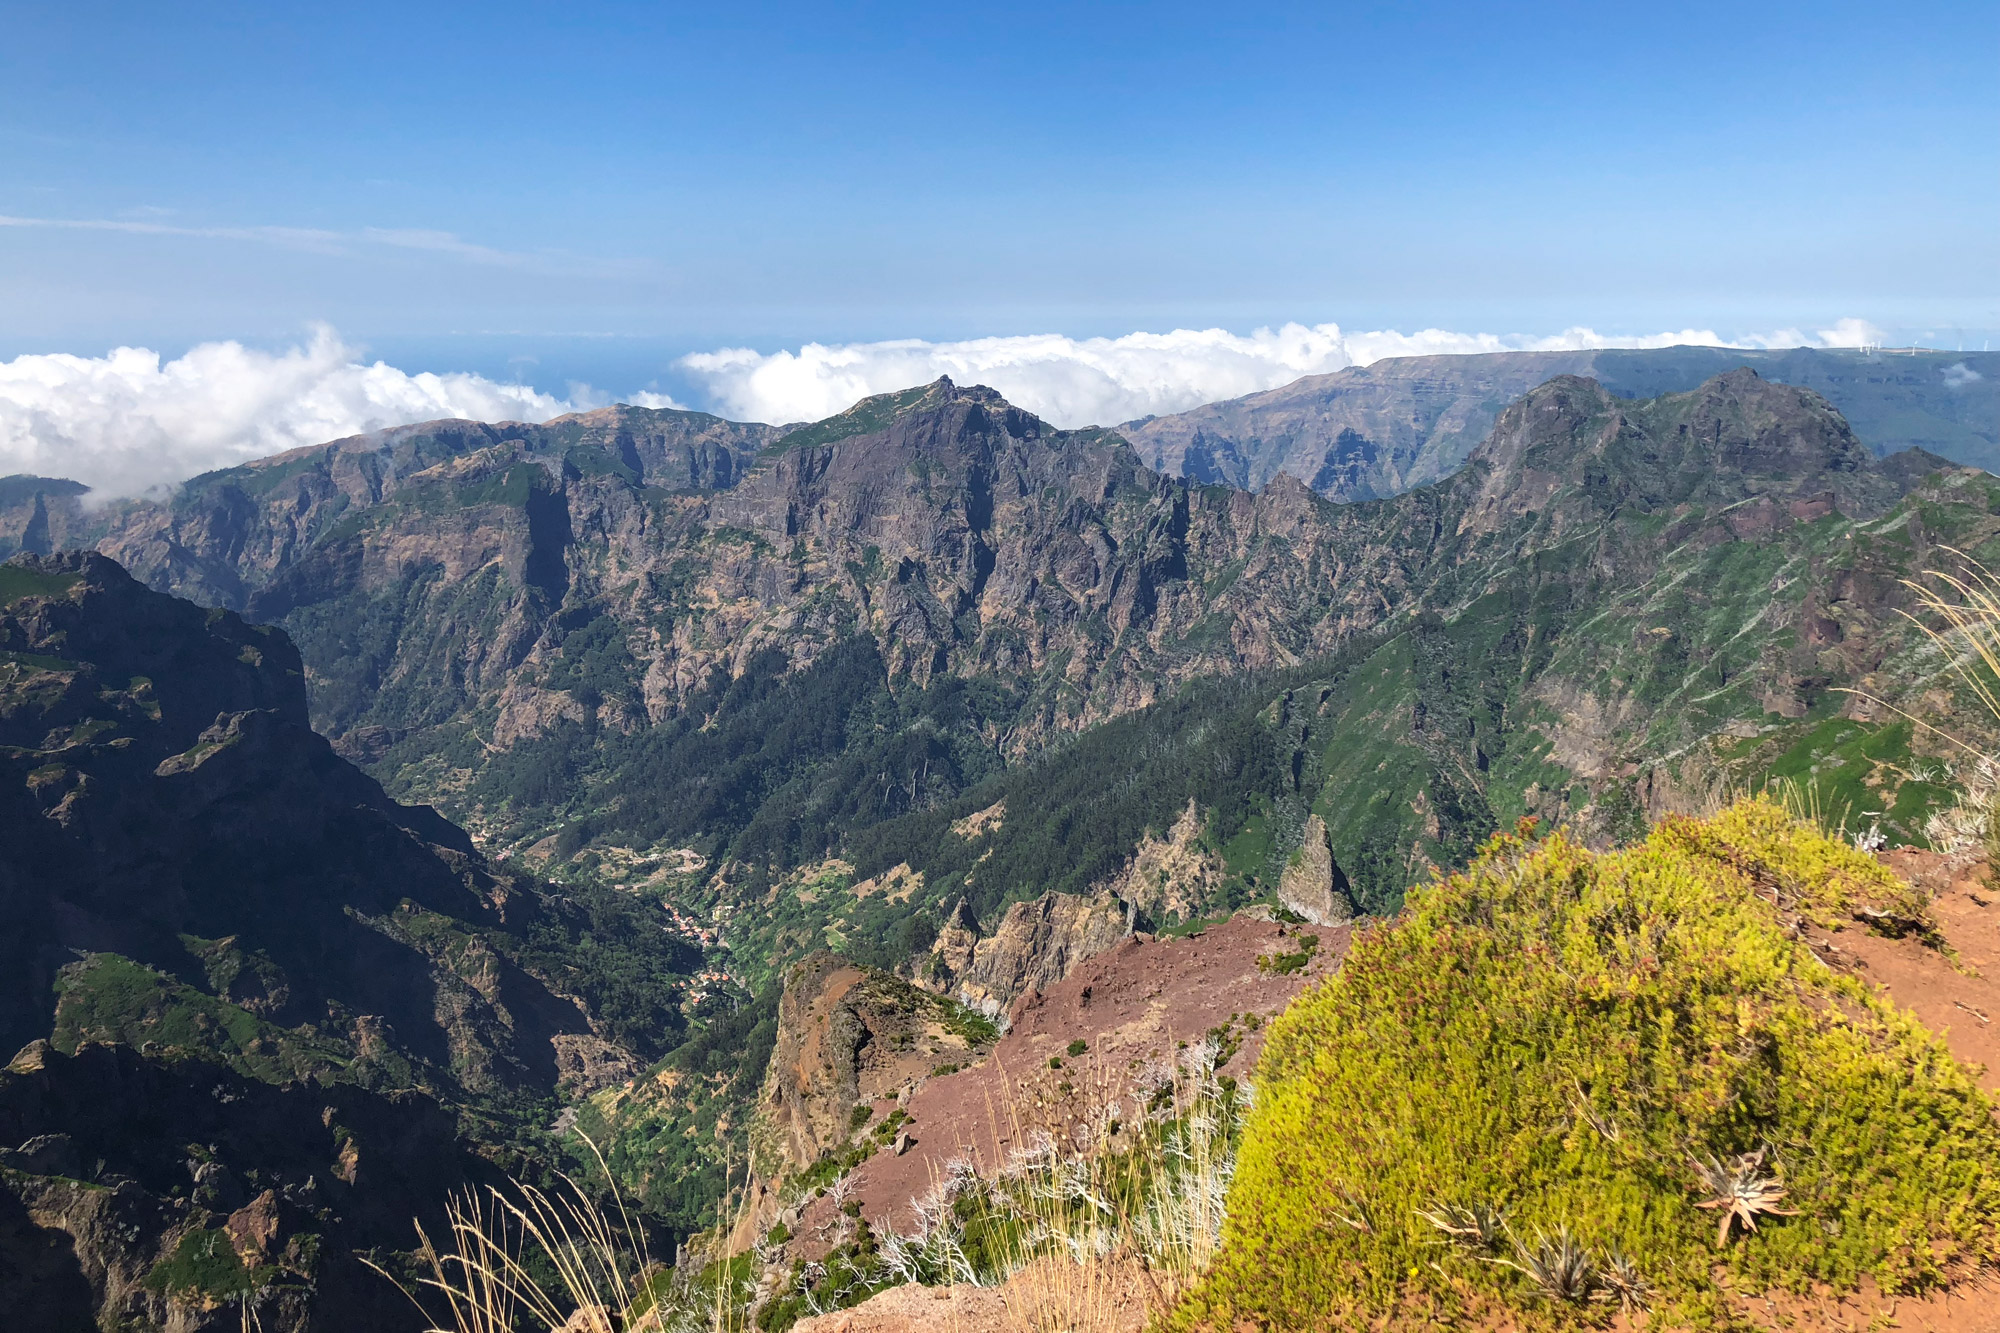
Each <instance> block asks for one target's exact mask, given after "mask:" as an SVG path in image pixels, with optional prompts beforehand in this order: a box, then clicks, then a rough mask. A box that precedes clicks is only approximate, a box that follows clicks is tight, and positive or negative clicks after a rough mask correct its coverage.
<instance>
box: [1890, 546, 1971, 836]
mask: <svg viewBox="0 0 2000 1333" xmlns="http://www.w3.org/2000/svg"><path fill="white" fill-rule="evenodd" d="M1944 549H1945V550H1947V551H1949V552H1950V553H1951V554H1952V555H1953V556H1956V557H1957V558H1958V560H1959V561H1960V562H1961V565H1962V568H1961V571H1960V572H1958V573H1952V572H1950V571H1948V570H1941V569H1932V570H1928V571H1926V573H1925V574H1924V576H1923V577H1922V578H1921V579H1905V580H1904V581H1903V584H1904V586H1905V587H1907V588H1909V589H1910V590H1911V591H1912V592H1914V593H1915V594H1916V595H1917V607H1918V610H1919V611H1921V612H1923V613H1925V614H1926V615H1927V616H1928V617H1929V618H1930V620H1929V622H1927V621H1926V620H1924V619H1921V618H1919V617H1918V616H1917V615H1913V614H1911V613H1910V612H1907V611H1906V612H1904V613H1903V614H1904V616H1905V617H1906V618H1907V619H1908V620H1909V621H1910V622H1911V623H1912V624H1914V625H1915V626H1916V627H1917V628H1918V629H1920V630H1922V631H1923V633H1924V635H1925V636H1926V637H1927V638H1929V639H1930V641H1931V642H1932V643H1933V644H1935V645H1936V646H1937V647H1938V649H1939V650H1940V651H1941V652H1943V654H1944V656H1945V660H1946V661H1947V662H1949V663H1950V664H1951V668H1952V670H1953V671H1954V672H1955V673H1956V674H1957V676H1958V678H1959V679H1960V680H1961V681H1963V682H1964V684H1965V687H1966V689H1968V690H1969V691H1971V693H1972V696H1973V698H1974V699H1976V700H1977V701H1978V702H1979V705H1980V707H1982V708H1984V709H1985V710H1986V712H1987V713H1988V714H1989V715H1991V716H1992V717H1993V718H1994V719H1996V720H2000V576H1996V575H1995V574H1994V573H1993V571H1992V570H1990V569H1988V568H1987V567H1986V566H1985V565H1984V564H1982V563H1980V562H1979V561H1978V560H1976V559H1974V558H1973V557H1972V556H1970V555H1968V554H1966V553H1965V552H1964V551H1960V550H1958V549H1956V548H1954V547H1945V548H1944ZM1875 702H1878V703H1880V702H1882V701H1881V700H1876V701H1875ZM1885 706H1887V707H1890V708H1892V709H1894V711H1896V712H1897V713H1901V714H1902V715H1903V716H1904V717H1906V718H1909V720H1910V721H1912V722H1915V723H1917V725H1919V726H1921V727H1923V728H1924V729H1925V730H1927V731H1929V732H1931V733H1933V734H1934V735H1937V736H1939V737H1942V738H1943V739H1944V740H1945V741H1947V742H1949V743H1950V744H1951V745H1953V746H1954V747H1956V748H1957V749H1958V750H1959V751H1961V752H1962V753H1963V754H1964V755H1965V756H1966V759H1967V763H1966V764H1965V765H1964V766H1962V767H1961V769H1960V779H1961V784H1962V785H1961V795H1960V798H1959V800H1958V803H1957V804H1956V805H1955V806H1953V807H1952V808H1951V809H1949V810H1944V811H1940V812H1938V813H1937V814H1935V815H1933V816H1931V818H1930V820H1929V821H1928V822H1927V824H1926V825H1925V828H1924V835H1925V837H1927V838H1928V839H1929V840H1930V841H1931V843H1932V844H1933V845H1934V846H1936V847H1938V848H1940V849H1941V850H1944V851H1954V852H1955V851H1968V850H1972V849H1974V848H1977V849H1979V850H1982V851H1984V852H1985V853H1986V855H1987V857H1988V859H1989V860H1994V861H2000V757H1996V756H1994V755H1992V754H1989V753H1986V752H1985V751H1982V750H1980V749H1979V748H1978V747H1976V746H1973V745H1971V744H1969V743H1967V742H1966V741H1965V740H1963V739H1962V738H1960V737H1957V736H1954V735H1952V734H1951V733H1950V732H1947V731H1943V730H1941V729H1940V728H1938V727H1936V726H1933V725H1931V724H1930V723H1927V722H1924V721H1922V720H1921V719H1919V718H1913V717H1910V715H1909V714H1908V713H1904V712H1903V710H1902V709H1900V708H1895V706H1894V705H1892V704H1891V705H1885Z"/></svg>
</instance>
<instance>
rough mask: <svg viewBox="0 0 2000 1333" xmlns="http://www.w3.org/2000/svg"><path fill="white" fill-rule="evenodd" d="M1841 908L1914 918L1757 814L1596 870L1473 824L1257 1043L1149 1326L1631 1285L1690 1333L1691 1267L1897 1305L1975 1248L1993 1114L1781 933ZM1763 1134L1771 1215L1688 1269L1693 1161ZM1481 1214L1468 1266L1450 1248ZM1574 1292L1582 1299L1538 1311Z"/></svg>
mask: <svg viewBox="0 0 2000 1333" xmlns="http://www.w3.org/2000/svg"><path fill="white" fill-rule="evenodd" d="M1857 916H1858V917H1860V918H1861V919H1864V920H1868V921H1871V922H1877V921H1882V920H1885V919H1886V920H1887V921H1888V922H1889V923H1890V924H1891V925H1894V924H1895V923H1898V922H1900V923H1905V924H1907V925H1908V926H1912V927H1914V928H1916V929H1917V930H1919V931H1927V930H1928V929H1929V918H1928V915H1927V912H1926V910H1925V907H1924V904H1923V902H1922V900H1921V899H1920V898H1918V897H1917V896H1916V895H1914V894H1913V892H1912V891H1911V890H1909V889H1908V888H1907V887H1905V886H1904V885H1902V883H1901V882H1900V881H1898V880H1896V879H1895V878H1894V877H1893V876H1891V875H1889V874H1888V873H1887V872H1886V871H1885V870H1883V869H1882V868H1881V867H1880V866H1879V865H1877V864H1876V863H1875V862H1874V861H1873V860H1871V859H1870V858H1868V857H1866V856H1864V855H1862V854H1860V853H1858V852H1856V851H1854V850H1853V849H1851V848H1849V847H1847V846H1846V845H1844V844H1841V843H1837V842H1834V841H1831V840H1830V839H1828V838H1826V837H1825V836H1823V835H1822V834H1820V833H1818V832H1817V831H1816V830H1813V829H1810V828H1806V827H1803V826H1800V825H1798V824H1795V823H1794V822H1792V821H1791V820H1790V819H1789V818H1787V817H1786V815H1785V814H1784V813H1783V811H1781V810H1779V809H1778V808H1777V807H1776V806H1774V805H1771V804H1770V803H1768V802H1764V801H1752V802H1745V803H1742V804H1739V805H1737V806H1734V807H1732V808H1730V809H1728V810H1725V811H1724V812H1722V813H1721V814H1720V815H1718V816H1716V817H1714V818H1713V819H1710V820H1706V821H1695V820H1690V819H1680V818H1673V819H1668V820H1666V821H1663V822H1662V823H1661V824H1660V825H1659V826H1658V827H1657V828H1656V829H1655V830H1654V831H1653V833H1652V834H1651V836H1650V837H1648V838H1647V839H1646V840H1645V841H1644V842H1643V843H1641V844H1638V845H1637V846H1634V847H1631V848H1628V849H1625V850H1622V851H1618V852H1615V853H1610V854H1606V855H1602V856H1597V855H1593V854H1591V853H1590V852H1588V851H1586V850H1585V849H1583V848H1581V847H1579V846H1577V845H1576V844H1575V843H1573V842H1571V841H1569V840H1568V839H1566V838H1564V837H1563V836H1561V835H1560V834H1558V835H1555V836H1551V837H1549V838H1547V839H1546V840H1544V841H1541V842H1539V843H1537V842H1535V841H1534V835H1533V826H1532V824H1528V823H1526V822H1524V824H1523V826H1522V828H1521V830H1519V831H1518V832H1517V833H1516V834H1514V835H1503V836H1498V837H1495V838H1494V839H1493V840H1492V841H1491V842H1489V843H1488V844H1487V846H1486V847H1485V848H1484V849H1483V850H1482V852H1481V853H1480V855H1479V856H1478V858H1477V859H1476V860H1475V861H1474V862H1473V864H1472V865H1471V867H1470V868H1469V869H1467V870H1466V871H1465V872H1464V873H1462V874H1458V875H1454V876H1452V877H1450V878H1449V879H1445V880H1441V881H1439V882H1437V883H1434V884H1432V885H1430V886H1429V887H1427V888H1424V889H1421V890H1418V891H1416V892H1414V893H1413V894H1412V895H1411V906H1410V910H1409V911H1408V912H1407V914H1406V915H1405V916H1404V917H1403V918H1402V919H1401V920H1400V921H1398V922H1397V923H1395V924H1393V925H1387V926H1381V927H1378V928H1375V929H1372V930H1367V931H1364V932H1361V933H1359V934H1358V935H1357V936H1356V938H1355V941H1354V944H1353V947H1352V950H1351V951H1350V953H1349V955H1348V957H1347V960H1346V962H1345V964H1344V966H1343V967H1342V969H1341V970H1340V972H1339V973H1337V974H1336V975H1334V976H1333V977H1331V978H1330V979H1328V980H1327V981H1326V982H1324V983H1321V984H1320V985H1319V986H1318V987H1317V988H1316V989H1314V990H1312V991H1310V992H1308V993H1307V994H1306V995H1305V996H1303V997H1301V999H1300V1000H1299V1001H1298V1002H1297V1003H1295V1004H1294V1005H1293V1006H1292V1007H1291V1008H1290V1009H1289V1010H1288V1011H1287V1012H1286V1013H1285V1014H1284V1016H1283V1017H1282V1018H1280V1019H1279V1020H1278V1021H1277V1022H1276V1023H1275V1024H1274V1025H1273V1027H1272V1031H1271V1037H1270V1044H1269V1046H1268V1047H1267V1049H1266V1052H1265V1055H1264V1057H1263V1063H1262V1066H1261V1068H1260V1083H1261V1086H1260V1088H1259V1095H1258V1098H1257V1105H1256V1109H1255V1111H1254V1112H1253V1115H1252V1118H1251V1120H1250V1123H1249V1125H1248V1127H1247V1129H1246V1131H1245V1141H1244V1146H1243V1152H1242V1157H1241V1161H1240V1165H1239V1168H1238V1173H1237V1176H1236V1179H1235V1182H1234V1185H1233V1187H1232V1190H1231V1194H1230V1200H1229V1214H1228V1225H1227V1230H1226V1233H1225V1238H1224V1241H1225V1243H1224V1250H1223V1254H1222V1256H1221V1258H1220V1259H1219V1260H1218V1261H1217V1263H1216V1264H1215V1265H1214V1267H1213V1268H1212V1269H1211V1270H1210V1273H1209V1275H1208V1277H1207V1278H1206V1280H1205V1281H1204V1282H1203V1284H1202V1285H1201V1286H1200V1287H1199V1288H1197V1289H1196V1291H1195V1292H1194V1293H1193V1294H1192V1295H1191V1296H1190V1298H1189V1299H1188V1300H1187V1301H1185V1302H1184V1303H1183V1305H1182V1306H1181V1307H1180V1309H1179V1311H1178V1312H1177V1314H1176V1316H1175V1320H1174V1323H1175V1324H1176V1325H1177V1326H1178V1327H1181V1328H1193V1327H1222V1328H1228V1327H1231V1326H1232V1325H1233V1324H1235V1323H1236V1322H1237V1321H1239V1320H1243V1319H1248V1320H1250V1321H1251V1322H1252V1323H1254V1324H1257V1325H1260V1326H1266V1327H1276V1328H1286V1329H1311V1328H1321V1327H1328V1326H1334V1325H1338V1326H1343V1327H1348V1326H1362V1325H1367V1326H1375V1327H1384V1326H1389V1327H1393V1326H1399V1325H1414V1324H1417V1323H1420V1322H1428V1321H1432V1320H1438V1319H1443V1320H1445V1321H1447V1322H1449V1321H1451V1320H1453V1319H1462V1318H1466V1317H1468V1316H1474V1317H1476V1316H1478V1315H1479V1314H1480V1313H1482V1312H1488V1313H1490V1312H1491V1311H1492V1309H1493V1307H1494V1306H1495V1305H1496V1304H1498V1305H1500V1306H1505V1307H1515V1308H1516V1309H1518V1310H1519V1311H1520V1313H1521V1315H1522V1316H1524V1317H1525V1318H1526V1319H1527V1320H1528V1322H1538V1321H1549V1320H1552V1319H1553V1320H1557V1321H1559V1322H1560V1321H1562V1320H1575V1319H1583V1320H1586V1321H1596V1322H1602V1321H1604V1320H1608V1319H1609V1317H1610V1312H1611V1311H1612V1310H1613V1309H1615V1308H1616V1304H1615V1301H1614V1298H1615V1297H1616V1296H1617V1295H1618V1293H1619V1292H1621V1291H1627V1290H1629V1291H1643V1292H1646V1293H1648V1298H1649V1299H1650V1300H1651V1301H1653V1302H1654V1303H1655V1304H1657V1305H1659V1306H1661V1307H1662V1308H1663V1311H1664V1313H1665V1314H1666V1316H1667V1322H1668V1324H1670V1325H1678V1324H1689V1325H1694V1326H1712V1325H1717V1324H1721V1323H1724V1322H1726V1321H1727V1313H1726V1310H1725V1306H1724V1303H1723V1299H1722V1291H1721V1288H1720V1287H1719V1285H1718V1282H1717V1278H1716V1265H1717V1264H1718V1262H1719V1263H1720V1265H1721V1266H1722V1268H1723V1269H1724V1270H1726V1272H1727V1274H1728V1278H1727V1280H1728V1282H1729V1283H1730V1284H1731V1286H1733V1287H1734V1288H1735V1289H1737V1290H1747V1291H1759V1290H1772V1289H1778V1288H1784V1289H1790V1290H1795V1291H1799V1290H1806V1289H1808V1288H1810V1287H1811V1286H1813V1285H1814V1284H1826V1285H1828V1286H1830V1287H1832V1288H1834V1289H1835V1290H1846V1289H1852V1288H1853V1287H1854V1286H1855V1285H1856V1284H1857V1283H1858V1282H1859V1280H1860V1279H1861V1277H1862V1276H1863V1275H1864V1274H1867V1275H1872V1276H1873V1277H1874V1278H1875V1280H1876V1281H1877V1282H1879V1283H1880V1284H1881V1285H1882V1287H1883V1288H1884V1289H1885V1290H1887V1291H1892V1292H1900V1291H1910V1290H1914V1289H1920V1288H1923V1287H1926V1286H1931V1285H1935V1284H1938V1283H1940V1282H1943V1281H1945V1280H1946V1279H1947V1277H1948V1275H1949V1274H1950V1273H1952V1272H1954V1271H1957V1270H1960V1269H1962V1268H1963V1267H1964V1266H1966V1265H1970V1264H1979V1263H1985V1262H1989V1261H1991V1260H1993V1259H1994V1258H1995V1257H1996V1256H2000V1172H1995V1171H1993V1169H1992V1163H1993V1162H1995V1161H1996V1160H2000V1128H1996V1124H1995V1120H1994V1116H1993V1111H1994V1107H1993V1104H1992V1102H1991V1101H1990V1100H1989V1099H1988V1098H1987V1096H1986V1095H1985V1094H1983V1093H1982V1092H1981V1091H1980V1090H1979V1088H1978V1085H1977V1083H1976V1082H1975V1080H1974V1078H1973V1076H1972V1075H1971V1074H1970V1073H1969V1072H1968V1071H1967V1070H1966V1069H1964V1068H1963V1067H1961V1066H1960V1065H1958V1064H1957V1063H1956V1062H1954V1061H1953V1060H1952V1058H1951V1057H1950V1055H1949V1054H1948V1053H1947V1052H1946V1050H1945V1048H1944V1046H1943V1044H1942V1043H1941V1042H1940V1041H1939V1040H1938V1039H1937V1038H1936V1037H1935V1036H1933V1035H1932V1034H1931V1033H1929V1032H1928V1031H1926V1030H1925V1029H1923V1028H1922V1027H1921V1026H1919V1025H1918V1024H1917V1023H1916V1022H1915V1021H1914V1020H1913V1019H1911V1018H1910V1017H1909V1016H1907V1015H1906V1014H1904V1013H1902V1012H1900V1011H1899V1010H1897V1009H1896V1008H1895V1007H1894V1006H1893V1005H1891V1004H1890V1003H1888V1002H1887V1001H1885V1000H1883V999H1880V998H1878V997H1877V996H1876V995H1875V994H1874V992H1873V991H1872V990H1871V988H1870V987H1868V986H1866V985H1864V984H1862V983H1861V982H1860V981H1857V980H1855V979H1853V978H1851V977H1847V976H1843V975H1840V974H1837V973H1835V972H1833V971H1831V970H1829V969H1828V968H1827V967H1826V966H1825V965H1824V964H1822V963H1821V962H1820V961H1819V960H1818V959H1817V958H1816V957H1815V956H1814V955H1813V954H1812V953H1811V951H1810V950H1809V948H1808V947H1807V945H1806V944H1805V943H1803V942H1802V941H1801V940H1800V939H1799V938H1798V937H1797V936H1796V935H1795V934H1794V929H1795V927H1796V925H1797V923H1798V921H1799V920H1800V919H1801V918H1804V919H1806V920H1811V921H1815V922H1818V923H1820V924H1822V925H1824V926H1827V927H1833V926H1837V925H1840V924H1841V923H1842V922H1843V921H1846V920H1850V919H1852V918H1854V917H1857ZM1765 1147H1768V1149H1769V1152H1768V1157H1767V1159H1766V1162H1765V1164H1764V1165H1763V1166H1762V1167H1760V1168H1759V1169H1760V1170H1762V1171H1763V1172H1765V1173H1767V1174H1768V1175H1770V1176H1775V1177H1777V1178H1778V1181H1779V1182H1780V1183H1781V1184H1782V1187H1783V1189H1784V1191H1785V1194H1784V1196H1783V1206H1784V1207H1785V1208H1787V1209H1790V1210H1794V1213H1795V1215H1790V1216H1772V1215H1769V1214H1766V1215H1765V1216H1763V1217H1762V1218H1760V1225H1759V1227H1758V1229H1757V1230H1756V1231H1755V1232H1754V1233H1745V1232H1744V1231H1742V1230H1741V1229H1740V1228H1739V1229H1737V1230H1735V1231H1733V1232H1732V1233H1731V1235H1730V1239H1729V1241H1728V1242H1727V1244H1726V1245H1725V1246H1724V1247H1723V1248H1722V1250H1721V1251H1720V1252H1718V1250H1717V1248H1716V1231H1717V1216H1718V1215H1717V1214H1716V1213H1715V1212H1711V1211H1702V1210H1700V1209H1699V1208H1698V1207H1697V1206H1696V1205H1697V1204H1698V1203H1700V1202H1701V1201H1702V1200H1703V1198H1704V1197H1706V1196H1704V1195H1703V1194H1702V1193H1701V1192H1700V1185H1701V1180H1702V1176H1701V1174H1700V1173H1699V1172H1698V1171H1697V1169H1696V1164H1695V1163H1696V1159H1697V1158H1699V1159H1701V1160H1702V1161H1703V1162H1709V1161H1710V1160H1711V1159H1712V1158H1713V1159H1719V1160H1720V1161H1722V1162H1727V1161H1730V1160H1731V1159H1734V1158H1736V1157H1737V1156H1738V1155H1740V1154H1750V1153H1755V1152H1756V1151H1757V1150H1759V1149H1760V1148H1765ZM1425 1213H1428V1214H1430V1216H1429V1217H1426V1216H1424V1214H1425ZM1496 1216H1497V1217H1499V1218H1502V1219H1504V1230H1503V1231H1502V1232H1500V1233H1498V1234H1497V1235H1494V1236H1488V1237H1486V1239H1485V1242H1484V1248H1483V1249H1482V1248H1480V1246H1481V1242H1480V1241H1479V1240H1477V1239H1467V1237H1466V1236H1463V1235H1459V1236H1454V1235H1452V1234H1450V1233H1449V1230H1448V1227H1450V1226H1460V1229H1461V1230H1465V1231H1468V1232H1470V1233H1473V1234H1475V1235H1476V1234H1478V1233H1479V1232H1480V1230H1481V1228H1473V1227H1469V1226H1462V1225H1461V1224H1460V1223H1457V1222H1453V1219H1461V1221H1462V1220H1463V1219H1467V1218H1484V1219H1487V1221H1488V1222H1491V1221H1492V1219H1493V1218H1495V1217H1496ZM1482 1226H1484V1224H1482ZM1485 1229H1486V1230H1490V1229H1491V1228H1490V1227H1486V1228H1485ZM1576 1247H1580V1253H1579V1254H1577V1255H1571V1254H1569V1253H1568V1250H1569V1249H1571V1248H1576ZM1579 1258H1580V1259H1581V1260H1582V1262H1583V1264H1584V1268H1583V1270H1582V1274H1581V1277H1578V1275H1577V1273H1575V1272H1571V1273H1570V1276H1569V1277H1568V1278H1566V1279H1564V1281H1565V1282H1566V1283H1568V1284H1569V1285H1568V1286H1561V1285H1560V1284H1557V1283H1556V1282H1555V1279H1554V1278H1553V1277H1551V1270H1552V1269H1553V1268H1554V1267H1556V1266H1558V1265H1557V1261H1558V1260H1562V1261H1564V1262H1565V1263H1567V1262H1569V1261H1570V1260H1573V1259H1579ZM1536 1274H1539V1275H1540V1279H1539V1280H1538V1279H1537V1277H1536V1276H1535V1275H1536ZM1576 1281H1582V1282H1583V1283H1584V1285H1585V1286H1586V1287H1589V1286H1590V1284H1591V1283H1595V1284H1596V1286H1595V1287H1594V1288H1592V1289H1591V1290H1592V1294H1593V1295H1594V1296H1595V1297H1596V1298H1597V1299H1594V1300H1591V1301H1588V1302H1586V1303H1584V1304H1579V1305H1568V1304H1566V1303H1565V1302H1564V1300H1563V1298H1562V1297H1561V1296H1560V1295H1557V1294H1551V1293H1552V1292H1557V1291H1559V1290H1569V1289H1570V1288H1572V1287H1574V1285H1575V1282H1576Z"/></svg>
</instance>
